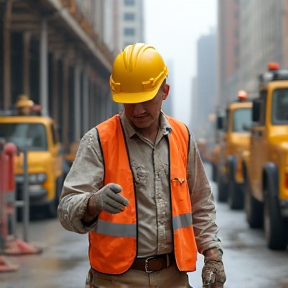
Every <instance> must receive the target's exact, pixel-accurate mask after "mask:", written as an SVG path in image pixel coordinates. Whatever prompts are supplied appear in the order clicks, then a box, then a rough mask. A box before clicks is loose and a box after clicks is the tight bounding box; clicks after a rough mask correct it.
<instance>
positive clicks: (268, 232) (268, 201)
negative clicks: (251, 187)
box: [264, 191, 287, 250]
mask: <svg viewBox="0 0 288 288" xmlns="http://www.w3.org/2000/svg"><path fill="white" fill-rule="evenodd" d="M265 192H268V191H265ZM265 195H266V196H265V201H264V231H265V238H266V242H267V247H268V248H269V249H271V250H286V247H287V231H286V230H287V227H286V226H285V221H284V219H283V218H282V216H281V213H280V207H279V202H278V198H277V197H273V196H272V195H271V194H269V192H268V193H265Z"/></svg>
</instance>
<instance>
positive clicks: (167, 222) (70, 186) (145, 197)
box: [58, 112, 222, 257]
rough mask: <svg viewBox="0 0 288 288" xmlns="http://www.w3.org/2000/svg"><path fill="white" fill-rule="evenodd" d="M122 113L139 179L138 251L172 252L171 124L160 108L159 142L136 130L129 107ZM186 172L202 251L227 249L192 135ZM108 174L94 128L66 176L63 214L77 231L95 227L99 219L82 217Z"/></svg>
mask: <svg viewBox="0 0 288 288" xmlns="http://www.w3.org/2000/svg"><path fill="white" fill-rule="evenodd" d="M120 119H121V122H122V125H123V128H124V134H125V139H126V143H127V147H128V150H129V151H128V153H129V157H130V164H131V168H132V173H133V177H134V181H135V193H136V201H137V213H138V214H137V216H138V217H137V219H138V238H137V241H138V250H137V256H138V257H144V256H145V257H146V256H152V255H157V254H165V253H170V252H172V251H173V233H172V222H171V221H172V220H171V219H172V215H171V203H170V200H171V198H170V191H169V146H168V134H169V133H170V131H171V129H172V128H171V125H170V124H169V122H168V120H167V118H166V117H165V115H164V113H163V112H161V114H160V128H159V131H158V134H157V137H156V141H155V143H152V142H151V141H150V140H148V139H147V138H144V137H143V136H142V135H141V134H139V133H137V132H136V131H135V129H134V128H133V127H132V125H131V124H130V122H129V120H128V119H127V117H126V116H125V113H124V112H122V113H121V115H120ZM115 169H117V167H115ZM187 174H188V176H187V181H188V185H189V191H190V195H191V204H192V210H193V211H192V221H193V227H194V233H195V238H196V242H197V247H198V251H199V252H200V253H203V252H204V251H205V250H207V249H209V248H214V247H217V248H220V249H222V248H221V242H220V240H219V239H218V236H217V233H218V228H217V225H216V223H215V219H216V211H215V202H214V199H213V195H212V193H211V188H210V185H209V181H208V179H207V177H206V174H205V171H204V167H203V164H202V161H201V159H200V157H199V152H198V149H197V146H196V142H195V140H194V139H193V136H191V141H190V147H189V155H188V173H187ZM103 177H104V166H103V156H102V154H101V147H100V144H99V141H98V135H97V130H96V129H95V128H92V129H91V130H90V131H88V132H87V133H86V134H85V135H84V136H83V138H82V139H81V142H80V145H79V148H78V151H77V154H76V158H75V161H74V162H73V165H72V167H71V170H70V172H69V173H68V175H67V177H66V179H65V182H64V186H63V190H62V195H61V200H60V204H59V207H58V217H59V220H60V222H61V224H62V226H63V227H64V228H65V229H67V230H69V231H74V232H77V233H87V232H89V231H92V230H94V229H95V226H96V225H97V220H96V221H95V223H92V224H91V225H90V226H89V227H87V226H85V225H84V223H83V221H82V220H81V219H83V217H84V215H85V213H86V208H87V202H88V199H89V197H90V196H91V193H96V192H97V191H98V190H99V189H101V188H102V187H103ZM95 216H97V215H95Z"/></svg>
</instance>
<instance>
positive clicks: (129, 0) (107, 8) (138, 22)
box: [77, 0, 144, 55]
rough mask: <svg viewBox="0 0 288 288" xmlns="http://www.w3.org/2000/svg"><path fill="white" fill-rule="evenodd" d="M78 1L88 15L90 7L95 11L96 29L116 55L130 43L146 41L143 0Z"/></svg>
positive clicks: (94, 21) (94, 22)
mask: <svg viewBox="0 0 288 288" xmlns="http://www.w3.org/2000/svg"><path fill="white" fill-rule="evenodd" d="M77 1H78V3H79V5H80V6H81V8H82V10H85V11H87V13H88V15H89V13H90V12H89V9H90V10H93V11H95V13H93V14H92V15H94V19H93V17H92V16H91V17H92V20H93V25H94V29H95V30H96V31H97V34H98V36H99V38H100V40H101V41H102V42H104V43H105V44H106V45H107V46H108V47H109V49H110V50H111V51H112V52H113V53H114V54H115V55H116V54H118V53H119V52H120V51H121V50H122V49H123V48H124V47H126V46H127V45H129V44H133V43H136V42H144V27H143V26H144V20H143V13H144V12H143V0H77ZM92 20H91V21H92Z"/></svg>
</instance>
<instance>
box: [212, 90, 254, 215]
mask: <svg viewBox="0 0 288 288" xmlns="http://www.w3.org/2000/svg"><path fill="white" fill-rule="evenodd" d="M251 108H252V102H251V101H248V100H247V93H246V92H245V91H239V92H238V100H237V101H234V102H232V103H230V104H228V106H227V108H226V115H223V116H220V115H219V117H220V119H219V117H218V119H217V126H218V127H217V128H218V130H220V131H222V135H221V136H220V137H219V138H220V140H219V148H218V150H219V152H218V164H217V185H218V201H219V202H226V201H227V200H228V204H229V206H230V208H231V209H242V208H243V206H244V195H243V184H244V178H243V169H242V168H243V167H242V154H243V153H244V152H245V151H246V150H247V149H248V146H249V141H250V132H249V129H250V127H251V123H252V116H251ZM221 117H222V118H221ZM220 120H221V121H220Z"/></svg>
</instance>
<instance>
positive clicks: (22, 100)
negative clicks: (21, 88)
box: [16, 95, 34, 108]
mask: <svg viewBox="0 0 288 288" xmlns="http://www.w3.org/2000/svg"><path fill="white" fill-rule="evenodd" d="M33 105H34V102H33V101H32V100H30V99H29V98H28V96H26V95H20V96H19V97H18V100H17V102H16V108H24V107H32V106H33Z"/></svg>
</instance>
